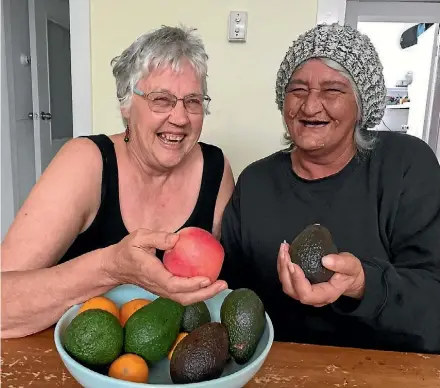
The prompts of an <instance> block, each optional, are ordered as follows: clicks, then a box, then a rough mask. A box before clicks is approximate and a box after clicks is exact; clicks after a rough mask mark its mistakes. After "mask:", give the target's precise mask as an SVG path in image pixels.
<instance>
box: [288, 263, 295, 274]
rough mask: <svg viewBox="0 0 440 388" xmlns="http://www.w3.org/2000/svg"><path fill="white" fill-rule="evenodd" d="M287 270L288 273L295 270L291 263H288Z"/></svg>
mask: <svg viewBox="0 0 440 388" xmlns="http://www.w3.org/2000/svg"><path fill="white" fill-rule="evenodd" d="M289 271H290V273H294V272H295V267H294V266H293V264H292V263H289Z"/></svg>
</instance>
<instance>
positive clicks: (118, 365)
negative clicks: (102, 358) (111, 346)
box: [108, 353, 148, 383]
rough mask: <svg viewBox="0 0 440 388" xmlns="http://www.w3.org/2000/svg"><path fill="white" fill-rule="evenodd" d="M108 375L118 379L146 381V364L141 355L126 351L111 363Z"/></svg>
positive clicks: (137, 381) (136, 381)
mask: <svg viewBox="0 0 440 388" xmlns="http://www.w3.org/2000/svg"><path fill="white" fill-rule="evenodd" d="M108 375H109V376H110V377H114V378H115V379H119V380H125V381H132V382H134V383H146V382H147V381H148V365H147V363H146V362H145V361H144V359H143V358H142V357H140V356H138V355H136V354H131V353H126V354H123V355H122V356H119V357H118V358H117V359H116V360H115V361H113V362H112V363H111V365H110V369H109V371H108Z"/></svg>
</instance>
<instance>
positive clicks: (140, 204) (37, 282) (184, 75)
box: [2, 27, 234, 338]
mask: <svg viewBox="0 0 440 388" xmlns="http://www.w3.org/2000/svg"><path fill="white" fill-rule="evenodd" d="M207 59H208V57H207V55H206V53H205V49H204V46H203V43H202V41H201V40H200V38H198V37H197V36H196V35H195V34H194V30H192V29H186V28H174V27H162V28H159V29H157V30H155V31H153V32H149V33H146V34H144V35H142V36H141V37H139V38H138V39H137V40H136V41H135V42H134V43H133V44H131V45H130V47H128V48H127V49H126V50H124V51H123V53H122V54H121V55H120V56H119V57H117V58H115V59H114V61H113V74H114V76H115V78H116V86H117V96H118V98H119V101H120V104H121V113H122V117H123V121H124V124H125V126H126V129H125V133H119V134H116V135H113V136H110V137H108V136H106V135H94V136H89V137H88V138H79V139H74V140H72V141H70V142H69V143H68V144H66V145H65V147H64V148H63V149H62V150H61V151H60V152H59V153H58V155H57V156H56V157H55V159H54V160H53V162H52V163H51V164H50V166H49V167H48V168H47V170H46V171H45V172H44V174H43V175H42V177H41V179H40V180H39V182H38V183H37V184H36V186H35V187H34V189H33V190H32V192H31V194H30V196H29V198H28V199H27V201H26V202H25V204H24V205H23V207H22V208H21V210H20V212H19V214H18V215H17V217H16V219H15V221H14V224H13V225H12V227H11V228H10V230H9V233H8V234H7V236H6V238H5V240H4V242H3V244H2V306H4V308H3V311H2V337H3V338H8V337H21V336H25V335H28V334H32V333H34V332H37V331H40V330H42V329H45V328H47V327H48V326H50V325H52V324H53V323H54V322H56V321H57V319H58V318H59V317H60V316H61V315H62V314H63V313H64V312H65V311H66V310H67V309H68V308H69V307H70V306H72V305H73V304H76V303H81V302H83V301H85V300H87V299H89V298H91V297H93V296H96V295H99V294H102V293H104V292H106V291H108V290H109V289H111V288H113V287H115V286H117V285H119V284H124V283H131V284H136V285H139V286H141V287H143V288H145V289H147V290H149V291H151V292H153V293H155V294H157V295H161V296H165V297H168V298H171V299H174V300H176V301H179V302H181V303H184V304H188V303H193V302H196V301H200V300H204V299H208V298H210V297H212V296H214V295H215V294H217V293H218V292H220V291H221V290H223V289H225V288H226V286H227V285H226V284H225V282H223V281H216V282H214V283H212V284H211V282H210V280H209V279H208V278H205V277H193V278H180V277H176V276H173V275H172V274H171V273H170V272H168V271H167V270H166V269H165V268H164V266H163V264H162V262H161V260H160V258H161V254H162V253H163V250H166V249H170V248H172V247H173V246H174V244H175V243H176V241H177V239H178V234H176V233H174V232H176V231H178V230H179V229H181V228H183V227H190V226H195V227H199V228H203V229H205V230H207V231H209V232H211V233H213V234H214V235H215V236H216V237H217V238H219V237H220V224H221V218H222V214H223V210H224V207H225V205H226V203H227V201H228V200H229V198H230V196H231V193H232V190H233V186H234V181H233V176H232V171H231V167H230V165H229V163H228V161H227V159H226V158H225V157H224V155H223V153H222V151H221V150H220V149H219V148H218V147H215V146H213V145H209V144H205V143H202V142H199V137H200V134H201V130H202V125H203V120H204V116H205V114H206V113H207V112H208V103H209V101H210V98H209V96H208V95H207V86H206V77H207V64H206V62H207ZM156 250H157V251H156ZM156 252H157V253H156Z"/></svg>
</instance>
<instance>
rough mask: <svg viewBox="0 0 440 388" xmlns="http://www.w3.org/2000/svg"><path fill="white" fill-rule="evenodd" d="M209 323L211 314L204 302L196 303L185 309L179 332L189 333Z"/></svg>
mask: <svg viewBox="0 0 440 388" xmlns="http://www.w3.org/2000/svg"><path fill="white" fill-rule="evenodd" d="M209 322H211V314H210V313H209V309H208V306H207V305H206V303H205V302H203V301H202V302H197V303H193V304H190V305H188V306H186V307H185V311H184V313H183V318H182V327H181V331H184V332H186V333H191V332H192V331H193V330H195V329H197V328H198V327H200V326H202V325H204V324H205V323H209Z"/></svg>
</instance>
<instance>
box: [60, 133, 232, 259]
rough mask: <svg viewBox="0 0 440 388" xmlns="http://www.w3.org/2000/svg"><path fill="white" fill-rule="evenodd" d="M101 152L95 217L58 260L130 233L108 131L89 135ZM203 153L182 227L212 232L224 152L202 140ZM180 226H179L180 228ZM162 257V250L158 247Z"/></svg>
mask: <svg viewBox="0 0 440 388" xmlns="http://www.w3.org/2000/svg"><path fill="white" fill-rule="evenodd" d="M86 137H87V138H88V139H90V140H92V141H93V142H94V143H95V144H96V145H97V146H98V148H99V150H100V151H101V155H102V163H103V167H102V183H101V204H100V207H99V209H98V212H97V214H96V217H95V219H94V220H93V222H92V223H91V225H90V226H89V227H88V228H87V230H86V231H84V232H83V233H81V234H79V235H78V236H77V238H76V239H75V241H74V242H73V244H72V245H71V246H70V248H69V249H68V250H67V252H66V253H65V255H64V256H63V257H62V259H61V260H60V262H59V263H63V262H66V261H68V260H71V259H73V258H75V257H78V256H81V255H83V254H85V253H87V252H91V251H94V250H96V249H100V248H105V247H108V246H109V245H113V244H116V243H118V242H119V241H121V240H122V239H123V238H124V237H125V236H127V235H128V231H127V229H126V227H125V225H124V222H123V220H122V214H121V208H120V204H119V186H118V165H117V160H116V153H115V148H114V145H113V142H112V141H111V140H110V138H109V137H107V136H106V135H91V136H86ZM199 144H200V147H201V150H202V154H203V175H202V182H201V186H200V191H199V196H198V199H197V203H196V206H195V207H194V210H193V212H192V214H191V215H190V216H189V218H188V219H187V220H186V222H185V223H184V225H182V226H181V227H180V228H179V229H182V228H185V227H189V226H196V227H199V228H202V229H205V230H207V231H208V232H212V226H213V221H214V209H215V204H216V201H217V195H218V191H219V189H220V184H221V181H222V177H223V170H224V156H223V152H222V150H221V149H220V148H218V147H216V146H213V145H210V144H205V143H202V142H199ZM179 229H178V230H179ZM156 255H157V256H158V257H159V258H160V259H162V256H163V252H162V251H160V250H157V251H156Z"/></svg>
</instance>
